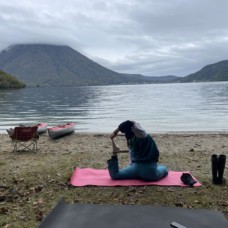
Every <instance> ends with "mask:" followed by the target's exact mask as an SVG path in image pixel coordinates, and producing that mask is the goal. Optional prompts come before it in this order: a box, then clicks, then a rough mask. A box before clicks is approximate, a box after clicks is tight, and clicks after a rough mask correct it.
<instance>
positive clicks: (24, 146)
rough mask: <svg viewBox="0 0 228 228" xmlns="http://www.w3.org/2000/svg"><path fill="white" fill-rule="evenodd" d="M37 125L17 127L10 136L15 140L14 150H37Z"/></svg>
mask: <svg viewBox="0 0 228 228" xmlns="http://www.w3.org/2000/svg"><path fill="white" fill-rule="evenodd" d="M37 129H38V127H37V126H34V127H15V128H14V130H13V132H11V134H10V133H9V132H8V133H9V137H10V138H11V139H12V142H13V151H14V152H17V151H21V150H29V151H32V152H36V150H37V141H38V139H39V136H38V134H37Z"/></svg>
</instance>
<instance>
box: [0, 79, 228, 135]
mask: <svg viewBox="0 0 228 228" xmlns="http://www.w3.org/2000/svg"><path fill="white" fill-rule="evenodd" d="M127 119H129V120H135V121H137V122H139V123H141V125H142V126H143V127H144V128H145V129H146V130H147V131H148V132H151V133H153V132H179V131H181V132H183V131H197V132H202V131H213V132H214V131H222V132H223V131H227V127H228V82H213V83H212V82H210V83H180V84H179V83H177V84H150V85H118V86H81V87H61V88H59V87H52V88H25V89H19V90H0V132H1V133H3V132H5V129H7V128H9V127H14V126H17V125H18V124H22V123H38V122H47V123H48V125H49V126H54V125H57V124H63V123H66V122H70V121H73V122H75V123H76V131H79V132H111V131H113V130H114V129H115V128H116V127H117V126H118V124H119V123H120V122H122V121H125V120H127Z"/></svg>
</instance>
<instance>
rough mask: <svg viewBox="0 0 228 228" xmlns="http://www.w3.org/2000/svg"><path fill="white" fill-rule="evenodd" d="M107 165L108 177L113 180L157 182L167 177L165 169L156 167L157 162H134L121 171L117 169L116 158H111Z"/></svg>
mask: <svg viewBox="0 0 228 228" xmlns="http://www.w3.org/2000/svg"><path fill="white" fill-rule="evenodd" d="M107 163H108V170H109V174H110V177H111V178H112V179H113V180H124V179H140V180H145V181H157V180H160V179H162V178H163V177H165V176H167V175H168V169H167V167H166V166H164V165H158V164H157V162H137V163H136V162H134V163H132V164H131V165H129V166H127V167H125V168H123V169H119V165H118V158H117V157H112V158H111V159H110V160H108V161H107Z"/></svg>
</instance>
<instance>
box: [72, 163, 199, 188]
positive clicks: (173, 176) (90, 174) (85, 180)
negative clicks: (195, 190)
mask: <svg viewBox="0 0 228 228" xmlns="http://www.w3.org/2000/svg"><path fill="white" fill-rule="evenodd" d="M182 173H190V172H185V171H184V172H179V171H169V174H168V176H166V177H164V178H163V179H161V180H159V181H150V182H147V181H141V180H112V179H111V178H110V176H109V173H108V170H106V169H92V168H76V169H75V170H74V173H73V175H72V177H71V180H70V183H71V185H73V186H76V187H82V186H88V185H93V186H144V185H158V186H187V185H185V184H183V182H182V181H181V179H180V177H181V175H182ZM191 175H192V174H191ZM192 177H193V176H192ZM193 178H194V179H195V180H196V178H195V177H193ZM196 181H197V180H196ZM198 186H201V184H200V183H199V182H198V181H197V183H196V184H194V187H198Z"/></svg>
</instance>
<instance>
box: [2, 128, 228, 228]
mask: <svg viewBox="0 0 228 228" xmlns="http://www.w3.org/2000/svg"><path fill="white" fill-rule="evenodd" d="M151 135H152V137H153V138H154V140H155V141H156V143H157V146H158V148H159V151H160V161H159V162H160V163H162V164H165V165H167V166H168V168H169V169H170V170H176V171H190V172H191V173H192V174H193V176H195V177H196V178H197V179H198V180H199V181H200V182H201V183H202V187H199V188H196V189H197V190H195V188H194V191H193V190H190V191H192V192H186V191H185V192H184V193H183V191H181V190H179V189H178V188H174V189H173V188H159V187H158V188H156V191H157V193H158V194H164V192H166V193H167V191H168V194H167V199H166V201H161V200H160V198H159V199H155V198H154V199H151V197H150V196H149V195H148V194H149V192H150V191H153V190H154V189H153V188H148V189H141V188H139V189H141V190H140V191H139V192H137V191H138V189H136V190H134V194H135V195H134V196H131V199H129V194H130V195H132V194H133V193H132V191H131V192H130V193H126V194H127V197H128V198H127V199H128V201H126V195H124V194H125V193H124V192H125V191H127V190H126V188H122V189H121V188H118V189H117V190H116V189H114V188H112V189H111V190H109V189H107V188H106V189H103V188H102V189H101V190H103V193H104V195H103V197H101V196H98V195H97V194H98V193H97V192H98V191H97V188H95V187H94V188H91V187H90V188H84V189H83V190H81V189H75V188H73V189H72V188H70V187H69V178H70V176H71V174H72V172H73V170H74V167H76V166H78V167H93V168H107V165H106V161H107V159H109V158H110V156H111V153H112V147H111V140H110V139H109V135H108V134H101V133H99V134H98V133H94V134H92V133H91V134H82V133H77V132H75V133H74V134H72V135H68V136H66V137H63V138H60V139H57V140H52V139H51V138H50V137H49V136H48V135H47V134H43V135H41V136H40V138H39V140H38V151H37V153H31V152H21V153H13V152H12V150H13V146H12V142H11V139H10V138H9V137H8V135H7V134H0V172H1V176H0V217H1V218H0V227H28V226H29V224H30V225H31V227H33V226H32V225H34V224H39V222H41V221H42V219H43V218H44V217H45V215H47V214H48V213H49V212H50V210H51V209H52V207H53V206H54V205H55V204H56V202H57V201H58V199H59V197H63V196H64V197H65V198H66V199H68V201H69V202H80V203H115V204H116V203H118V204H159V205H173V206H182V207H193V208H211V209H215V210H219V211H221V212H223V213H224V214H225V216H226V217H228V191H227V186H228V180H227V181H226V184H224V185H222V186H217V185H216V186H215V185H213V184H212V183H211V155H212V154H218V155H220V154H225V155H226V156H227V155H228V135H227V134H222V133H207V134H206V133H203V134H199V133H181V134H178V133H177V134H174V133H173V134H151ZM116 143H117V144H118V145H119V147H120V148H121V149H126V141H125V138H124V137H123V136H119V137H117V139H116ZM119 160H120V165H121V166H124V165H127V164H128V162H129V159H128V155H127V154H120V155H119ZM227 164H228V162H227V163H226V168H225V171H224V177H226V179H228V165H227ZM47 183H48V184H47ZM34 189H35V190H34ZM53 189H54V190H55V189H56V190H55V191H54V190H53ZM198 189H199V190H198ZM115 190H116V191H118V195H116V197H115V198H113V199H110V195H113V192H114V191H115ZM142 191H143V192H144V193H143V194H144V195H142ZM135 192H136V193H137V194H136V193H135ZM122 193H123V195H121V194H122ZM109 194H110V195H109ZM189 194H192V195H191V197H193V198H191V200H189V201H188V200H186V195H189ZM106 195H107V198H105V196H106ZM139 195H140V196H141V198H138V196H139ZM177 195H178V197H177ZM108 197H109V198H108ZM213 197H214V198H216V201H213V200H212V198H213ZM115 200H116V201H115ZM155 202H156V203H155ZM28 208H30V209H31V213H29V212H28ZM13 224H16V225H15V226H14V225H13Z"/></svg>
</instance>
